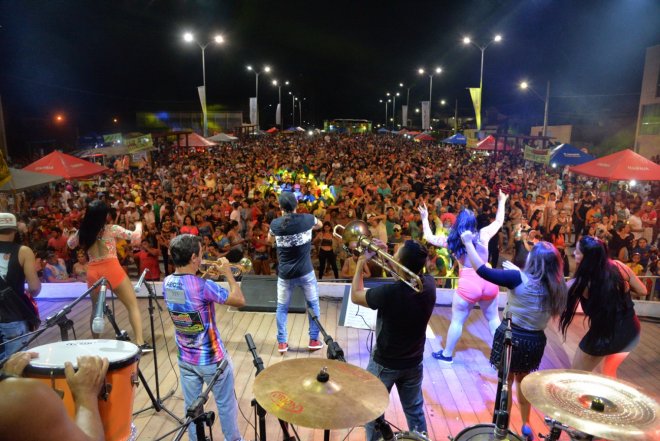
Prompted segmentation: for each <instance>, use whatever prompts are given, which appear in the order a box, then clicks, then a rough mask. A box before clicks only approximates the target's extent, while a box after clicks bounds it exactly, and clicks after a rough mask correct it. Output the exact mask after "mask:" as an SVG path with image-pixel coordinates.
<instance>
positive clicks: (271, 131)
mask: <svg viewBox="0 0 660 441" xmlns="http://www.w3.org/2000/svg"><path fill="white" fill-rule="evenodd" d="M266 133H277V127H271V128H270V129H268V130H266Z"/></svg>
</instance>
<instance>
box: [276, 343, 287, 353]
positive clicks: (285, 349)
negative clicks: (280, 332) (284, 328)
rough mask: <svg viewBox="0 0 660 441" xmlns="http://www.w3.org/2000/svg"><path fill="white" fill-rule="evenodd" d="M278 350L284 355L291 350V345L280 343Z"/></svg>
mask: <svg viewBox="0 0 660 441" xmlns="http://www.w3.org/2000/svg"><path fill="white" fill-rule="evenodd" d="M277 350H278V351H279V352H280V353H281V354H284V353H285V352H286V351H288V350H289V344H288V343H286V342H284V343H278V344H277Z"/></svg>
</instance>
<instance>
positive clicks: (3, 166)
mask: <svg viewBox="0 0 660 441" xmlns="http://www.w3.org/2000/svg"><path fill="white" fill-rule="evenodd" d="M10 179H11V173H10V172H9V166H8V165H7V161H5V155H3V154H2V151H0V185H5V183H6V182H7V181H9V180H10Z"/></svg>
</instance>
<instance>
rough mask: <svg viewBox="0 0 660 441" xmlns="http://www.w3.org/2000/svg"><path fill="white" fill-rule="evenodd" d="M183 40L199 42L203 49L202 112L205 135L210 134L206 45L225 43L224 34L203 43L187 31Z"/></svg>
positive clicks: (198, 44)
mask: <svg viewBox="0 0 660 441" xmlns="http://www.w3.org/2000/svg"><path fill="white" fill-rule="evenodd" d="M183 40H184V41H185V42H186V43H197V46H199V48H200V49H201V50H202V85H203V101H204V104H203V108H202V113H203V115H204V137H207V136H209V118H208V114H207V112H206V57H205V51H206V47H207V46H208V45H209V44H211V43H216V44H223V43H224V42H225V39H224V37H223V36H222V35H219V34H218V35H216V36H215V37H213V40H210V41H208V42H207V43H206V44H202V43H200V42H198V41H196V40H195V36H194V35H193V34H192V33H191V32H186V33H185V34H183Z"/></svg>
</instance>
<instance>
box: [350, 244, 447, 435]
mask: <svg viewBox="0 0 660 441" xmlns="http://www.w3.org/2000/svg"><path fill="white" fill-rule="evenodd" d="M370 254H371V253H367V254H365V255H362V256H360V258H359V259H358V261H357V268H356V270H355V275H354V276H353V283H352V286H351V300H352V301H353V303H355V304H357V305H361V306H366V307H368V308H371V309H377V310H378V315H377V319H376V346H375V348H374V350H373V352H372V353H371V357H370V359H369V365H368V366H367V370H368V371H369V372H371V373H372V374H374V375H376V376H377V377H378V378H380V380H381V381H382V382H383V384H385V387H387V390H388V391H391V390H392V386H394V385H395V384H396V388H397V391H398V392H399V398H400V400H401V407H403V411H404V413H405V415H406V421H407V422H408V428H409V430H416V431H418V432H426V420H425V418H424V397H423V395H422V380H423V378H424V371H423V365H422V361H423V358H424V344H425V343H426V326H427V324H428V322H429V319H430V318H431V314H432V313H433V307H434V306H435V281H434V280H433V277H432V276H430V275H421V272H422V270H423V268H424V266H425V264H426V259H427V257H428V251H427V249H426V247H424V246H423V245H422V244H421V243H419V242H417V241H414V240H407V241H406V242H405V243H404V244H403V246H402V247H400V248H399V251H397V253H396V254H395V255H394V259H395V260H396V261H397V262H399V263H401V264H402V265H404V266H405V267H406V268H408V269H409V270H411V271H412V272H414V273H416V274H420V278H421V279H422V282H423V289H422V292H421V293H417V292H415V291H414V290H413V289H412V288H411V287H410V286H408V285H407V284H405V283H404V282H402V281H396V282H394V283H387V284H383V285H380V286H378V287H376V288H371V289H370V290H369V291H365V290H364V284H363V282H362V270H363V268H364V265H365V264H366V262H367V260H368V259H369V258H370V257H371V255H370ZM375 426H376V424H375V422H370V423H368V424H366V426H365V429H366V431H367V440H368V441H374V440H377V439H379V436H380V434H379V433H378V429H376V427H375Z"/></svg>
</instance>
